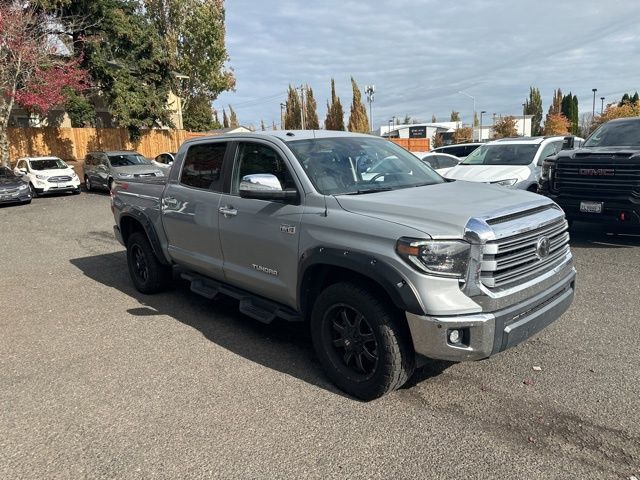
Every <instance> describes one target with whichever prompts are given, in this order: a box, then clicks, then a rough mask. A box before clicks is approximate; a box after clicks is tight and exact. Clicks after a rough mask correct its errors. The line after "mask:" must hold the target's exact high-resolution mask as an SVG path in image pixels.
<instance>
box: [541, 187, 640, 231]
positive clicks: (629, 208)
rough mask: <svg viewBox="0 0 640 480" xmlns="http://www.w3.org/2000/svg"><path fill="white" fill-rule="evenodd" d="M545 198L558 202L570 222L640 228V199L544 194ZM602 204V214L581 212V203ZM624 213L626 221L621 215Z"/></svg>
mask: <svg viewBox="0 0 640 480" xmlns="http://www.w3.org/2000/svg"><path fill="white" fill-rule="evenodd" d="M543 193H544V195H545V196H547V197H549V198H550V199H551V200H553V201H554V202H556V203H557V204H558V205H560V207H561V208H562V210H564V212H565V214H566V216H567V218H568V219H569V220H579V221H583V222H597V223H605V224H620V225H633V226H640V199H636V198H629V199H624V198H604V199H603V198H597V199H593V198H589V196H588V195H585V196H584V198H582V197H580V198H577V197H566V196H560V195H553V194H550V193H548V192H543ZM582 201H597V202H602V213H585V212H581V211H580V202H582ZM622 213H624V220H622V217H621V214H622Z"/></svg>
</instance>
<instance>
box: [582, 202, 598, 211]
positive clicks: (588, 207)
mask: <svg viewBox="0 0 640 480" xmlns="http://www.w3.org/2000/svg"><path fill="white" fill-rule="evenodd" d="M580 211H581V212H583V213H602V202H580Z"/></svg>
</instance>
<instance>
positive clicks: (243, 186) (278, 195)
mask: <svg viewBox="0 0 640 480" xmlns="http://www.w3.org/2000/svg"><path fill="white" fill-rule="evenodd" d="M239 192H240V197H242V198H254V199H256V200H275V201H293V200H295V199H296V198H298V192H297V191H296V190H294V189H286V190H283V189H282V185H281V184H280V180H278V177H276V176H275V175H272V174H270V173H256V174H253V175H245V176H244V177H242V181H241V182H240V189H239Z"/></svg>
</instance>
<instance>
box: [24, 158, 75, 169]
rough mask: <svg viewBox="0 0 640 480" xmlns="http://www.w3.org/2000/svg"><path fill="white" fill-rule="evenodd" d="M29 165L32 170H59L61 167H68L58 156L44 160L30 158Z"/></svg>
mask: <svg viewBox="0 0 640 480" xmlns="http://www.w3.org/2000/svg"><path fill="white" fill-rule="evenodd" d="M29 165H30V166H31V169H32V170H60V169H63V168H69V167H68V166H67V164H66V163H64V162H63V161H62V160H60V159H59V158H46V159H44V160H30V161H29Z"/></svg>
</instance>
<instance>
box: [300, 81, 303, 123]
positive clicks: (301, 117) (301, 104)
mask: <svg viewBox="0 0 640 480" xmlns="http://www.w3.org/2000/svg"><path fill="white" fill-rule="evenodd" d="M300 122H301V125H302V130H304V85H300Z"/></svg>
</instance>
